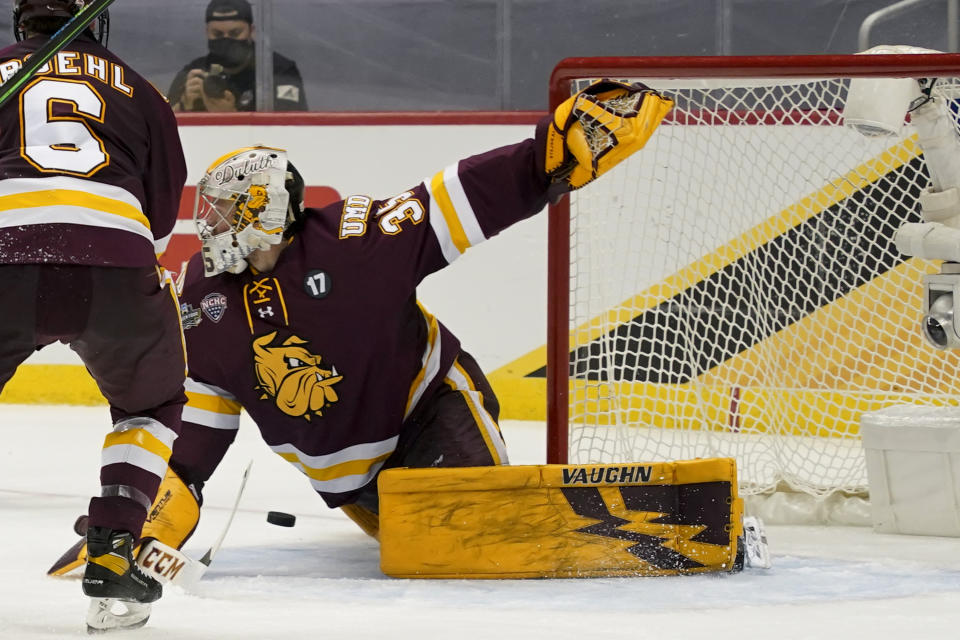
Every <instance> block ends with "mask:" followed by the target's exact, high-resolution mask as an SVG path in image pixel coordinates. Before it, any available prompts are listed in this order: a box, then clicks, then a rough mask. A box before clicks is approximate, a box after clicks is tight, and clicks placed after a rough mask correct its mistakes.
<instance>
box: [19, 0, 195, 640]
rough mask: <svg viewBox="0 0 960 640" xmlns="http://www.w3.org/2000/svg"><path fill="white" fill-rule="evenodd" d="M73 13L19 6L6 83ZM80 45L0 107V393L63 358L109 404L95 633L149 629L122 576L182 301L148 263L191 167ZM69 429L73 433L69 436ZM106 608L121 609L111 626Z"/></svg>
mask: <svg viewBox="0 0 960 640" xmlns="http://www.w3.org/2000/svg"><path fill="white" fill-rule="evenodd" d="M83 7H84V2H82V1H80V0H16V2H14V13H13V17H14V20H13V22H14V30H15V35H16V38H17V40H18V43H17V44H14V45H11V46H9V47H6V48H4V49H3V50H2V51H0V80H2V81H3V82H6V81H7V80H9V79H10V78H11V77H12V76H13V75H14V73H16V72H17V70H19V69H20V67H21V64H22V62H23V60H25V59H26V57H27V56H29V55H31V54H34V53H35V52H36V51H37V50H38V49H39V48H40V47H41V46H43V45H44V44H45V43H46V42H47V41H48V39H49V38H50V36H51V35H52V34H53V33H55V32H56V31H57V30H58V29H59V28H60V27H62V26H63V25H64V24H65V23H66V22H67V21H68V20H69V19H70V18H71V16H72V15H74V14H75V13H77V12H78V11H79V10H80V9H81V8H83ZM106 24H107V22H106V19H105V14H101V16H100V17H99V28H98V29H97V30H96V32H94V30H92V29H91V30H88V31H86V32H85V33H83V34H81V35H79V36H78V37H77V38H76V40H75V41H73V42H72V43H71V44H68V45H67V46H66V47H64V48H63V50H61V51H60V52H59V53H57V54H55V55H54V56H53V58H52V59H51V60H50V61H49V62H48V63H47V64H46V65H45V66H44V67H42V68H41V69H40V70H39V71H38V73H37V74H36V76H35V77H34V78H33V79H32V80H29V81H28V82H27V83H26V84H25V86H24V88H23V90H22V92H21V93H20V95H19V99H18V100H12V101H10V102H9V103H8V104H7V105H6V106H5V107H4V108H3V109H2V110H0V196H2V197H0V277H2V279H3V282H4V285H3V289H2V293H0V305H2V306H3V308H4V309H5V310H6V311H5V313H3V314H0V345H2V349H0V389H2V388H3V387H4V385H6V383H7V382H8V381H9V380H10V379H11V378H12V377H13V375H14V372H15V371H16V370H17V368H18V366H19V365H20V364H21V363H22V362H23V361H24V360H26V359H27V357H29V356H30V354H32V353H33V352H34V351H36V350H37V349H40V348H42V347H44V346H46V345H48V344H51V343H53V342H56V341H61V342H64V343H67V344H69V345H70V348H71V349H72V350H73V351H74V352H76V353H77V354H78V355H79V357H80V359H81V360H82V361H83V363H84V365H85V366H86V368H87V370H88V371H89V372H90V374H91V376H92V377H93V378H94V380H95V381H96V383H97V385H98V387H99V389H100V391H101V393H103V395H104V397H105V398H106V399H107V401H108V402H109V403H110V416H111V419H112V422H113V426H112V431H111V432H110V433H109V434H108V435H107V436H106V439H105V441H104V445H103V449H102V454H101V462H100V485H101V492H100V495H99V496H97V497H94V498H92V499H91V500H90V506H89V510H90V515H89V528H88V529H87V531H86V536H87V539H88V541H89V547H90V558H89V560H88V559H87V558H86V555H85V554H84V556H82V557H78V558H76V560H77V565H78V566H84V567H85V569H84V577H83V591H84V593H85V594H86V595H88V596H90V597H91V598H93V601H92V602H91V609H90V614H89V616H88V624H89V625H90V628H91V629H93V630H95V631H100V630H105V629H106V628H107V627H109V626H139V625H142V624H143V623H145V622H146V616H147V615H148V614H149V604H147V603H149V602H151V601H153V600H156V599H157V598H159V597H160V592H161V589H160V585H159V584H158V583H157V582H156V581H154V580H153V579H152V578H150V577H148V576H146V575H144V574H143V573H142V572H141V571H140V570H139V569H138V568H137V567H136V565H134V564H133V563H132V559H133V557H134V546H135V545H136V544H137V540H138V539H139V537H140V533H141V528H142V526H143V522H144V520H145V518H146V517H147V514H148V510H149V509H150V507H151V505H152V503H153V500H154V498H155V496H156V494H157V487H158V486H159V485H160V482H161V479H162V478H163V477H164V475H165V472H166V469H167V459H168V458H169V455H170V450H171V449H172V447H173V441H174V439H175V438H176V437H177V432H178V431H179V429H180V413H181V410H182V407H183V404H184V402H185V397H184V393H183V380H184V375H185V368H186V367H185V361H184V346H183V339H182V332H181V330H180V325H179V318H178V313H177V312H178V303H177V300H176V294H175V292H174V291H173V287H172V286H167V284H165V281H164V278H163V277H162V273H161V270H160V269H159V267H158V265H157V254H159V253H162V251H163V249H164V247H165V245H166V242H167V240H168V239H169V236H170V234H171V233H172V231H173V226H174V224H175V222H176V216H177V209H178V205H179V200H180V194H181V191H182V189H183V184H184V181H185V179H186V166H185V162H184V158H183V151H182V149H181V147H180V138H179V134H178V132H177V125H176V120H175V119H174V116H173V112H172V111H171V109H170V106H169V105H168V104H167V102H166V100H165V99H164V98H163V96H161V95H160V94H159V93H158V92H157V91H156V90H155V89H154V88H153V87H152V86H151V85H150V83H148V82H147V81H146V80H144V79H143V78H142V77H140V76H139V75H138V74H137V73H136V72H135V71H133V69H131V68H130V67H129V66H127V65H126V64H125V63H124V62H123V61H122V60H120V59H119V58H117V57H116V56H115V55H113V54H112V53H111V52H110V51H109V50H108V49H106V48H105V47H104V46H103V44H102V41H103V40H105V37H106ZM67 426H69V425H67ZM114 600H121V601H128V606H126V607H125V608H126V609H127V614H128V615H127V616H125V617H122V618H114V617H111V616H110V612H109V608H110V606H111V605H112V604H114Z"/></svg>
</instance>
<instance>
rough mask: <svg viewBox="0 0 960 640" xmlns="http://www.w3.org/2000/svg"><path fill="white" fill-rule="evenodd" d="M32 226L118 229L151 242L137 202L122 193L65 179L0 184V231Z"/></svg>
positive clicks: (90, 182)
mask: <svg viewBox="0 0 960 640" xmlns="http://www.w3.org/2000/svg"><path fill="white" fill-rule="evenodd" d="M33 224H82V225H87V226H91V227H100V228H104V229H119V230H121V231H128V232H130V233H133V234H136V235H138V236H143V237H144V238H146V239H147V240H149V241H150V242H154V238H153V233H152V232H151V231H150V221H149V220H148V219H147V216H145V215H144V213H143V207H142V206H141V205H140V201H139V200H137V199H136V197H134V195H133V194H132V193H130V192H129V191H127V190H126V189H121V188H120V187H116V186H113V185H110V184H105V183H103V182H96V181H94V180H81V179H80V178H71V177H69V176H56V177H51V178H10V179H8V180H2V181H0V228H6V227H19V226H27V225H33Z"/></svg>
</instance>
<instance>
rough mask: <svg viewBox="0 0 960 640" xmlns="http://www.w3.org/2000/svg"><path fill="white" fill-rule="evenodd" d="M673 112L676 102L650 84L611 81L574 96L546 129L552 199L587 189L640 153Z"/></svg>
mask: <svg viewBox="0 0 960 640" xmlns="http://www.w3.org/2000/svg"><path fill="white" fill-rule="evenodd" d="M671 108H673V101H672V100H670V99H669V98H665V97H663V96H662V95H660V94H659V93H657V92H656V91H654V90H653V89H651V88H649V87H647V86H646V85H643V84H640V83H632V84H624V83H622V82H616V81H613V80H599V81H597V82H595V83H593V84H592V85H590V86H589V87H587V88H586V89H584V90H583V91H580V92H578V93H576V94H575V95H573V96H572V97H570V98H569V99H568V100H566V101H565V102H564V103H563V104H561V105H560V106H559V107H557V108H556V110H555V111H554V112H553V118H552V119H551V121H550V122H549V123H548V124H547V131H546V149H545V158H544V169H545V171H546V173H547V176H549V177H550V179H551V182H552V183H553V185H555V186H552V187H551V189H550V194H551V196H559V195H560V194H562V193H565V192H567V191H573V190H575V189H579V188H581V187H583V186H584V185H586V184H588V183H590V182H592V181H593V180H595V179H596V178H597V177H598V176H601V175H603V174H604V173H606V172H607V171H609V170H610V169H612V168H613V167H615V166H616V165H618V164H619V163H620V162H622V161H623V160H625V159H626V158H627V157H628V156H630V155H631V154H632V153H634V152H635V151H637V150H639V149H642V148H643V146H644V145H645V144H646V143H647V140H649V139H650V136H651V135H653V132H654V130H656V128H657V127H658V126H659V125H660V122H661V121H662V120H663V118H664V117H665V116H666V115H667V113H668V112H669V111H670V109H671ZM555 199H556V198H555V197H551V200H555Z"/></svg>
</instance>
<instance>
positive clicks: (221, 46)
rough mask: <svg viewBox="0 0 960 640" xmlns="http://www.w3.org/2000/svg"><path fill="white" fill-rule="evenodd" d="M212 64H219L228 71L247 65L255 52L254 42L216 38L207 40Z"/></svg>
mask: <svg viewBox="0 0 960 640" xmlns="http://www.w3.org/2000/svg"><path fill="white" fill-rule="evenodd" d="M207 47H208V48H209V50H210V56H209V60H210V64H219V65H221V66H223V67H226V68H227V69H230V68H235V67H240V66H242V65H244V64H246V62H247V60H249V59H250V54H251V53H252V52H253V40H237V39H236V38H216V39H214V40H207Z"/></svg>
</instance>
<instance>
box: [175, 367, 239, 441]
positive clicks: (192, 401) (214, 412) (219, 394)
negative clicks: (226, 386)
mask: <svg viewBox="0 0 960 640" xmlns="http://www.w3.org/2000/svg"><path fill="white" fill-rule="evenodd" d="M183 390H184V391H185V392H186V394H187V404H186V405H185V406H184V407H183V421H184V422H193V423H195V424H200V425H203V426H205V427H210V428H211V429H225V430H233V431H236V430H237V429H239V428H240V402H238V401H237V399H236V398H235V397H234V396H233V395H231V394H230V393H228V392H226V391H224V390H223V389H221V388H220V387H215V386H213V385H212V384H204V383H201V382H197V381H196V380H194V379H193V378H190V377H188V378H187V379H186V381H185V382H184V383H183Z"/></svg>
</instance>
